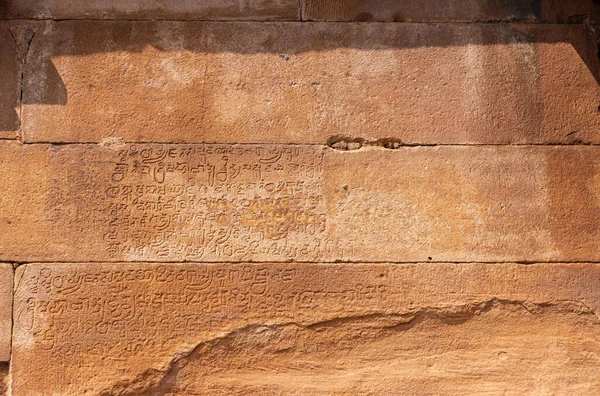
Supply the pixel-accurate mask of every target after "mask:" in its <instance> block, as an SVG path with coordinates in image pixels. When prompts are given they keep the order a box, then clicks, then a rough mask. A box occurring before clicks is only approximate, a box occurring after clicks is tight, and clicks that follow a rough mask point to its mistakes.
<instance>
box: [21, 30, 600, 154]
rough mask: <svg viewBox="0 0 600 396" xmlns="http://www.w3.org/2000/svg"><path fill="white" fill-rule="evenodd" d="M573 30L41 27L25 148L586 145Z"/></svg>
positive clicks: (582, 84)
mask: <svg viewBox="0 0 600 396" xmlns="http://www.w3.org/2000/svg"><path fill="white" fill-rule="evenodd" d="M597 75H598V58H597V45H596V42H595V40H594V39H593V37H592V35H591V34H589V33H588V32H587V31H586V28H585V27H583V26H579V25H538V26H536V25H531V24H529V25H528V24H523V25H519V24H498V25H493V24H440V25H426V24H355V23H350V24H340V23H305V24H300V23H203V22H125V21H114V22H107V21H105V22H93V21H92V22H89V21H88V22H82V21H65V22H58V23H55V22H47V23H45V25H44V26H43V27H42V28H40V29H39V31H38V32H37V33H36V36H35V39H34V41H33V44H32V48H31V52H30V54H29V58H28V62H27V68H26V73H25V84H24V109H23V124H24V125H23V134H24V138H25V140H26V141H28V142H99V141H102V140H103V139H106V138H111V137H113V138H122V139H124V140H125V141H128V142H135V141H145V142H209V143H318V144H324V143H325V142H327V141H329V140H331V139H332V138H335V137H340V136H343V137H354V138H362V139H367V140H378V139H384V138H388V139H389V138H392V139H395V140H399V141H401V142H404V143H409V144H420V143H425V144H440V143H441V144H463V143H466V144H477V143H484V144H488V143H492V144H503V143H574V142H593V143H600V112H599V111H598V105H599V103H600V85H599V84H598V82H597V81H596V79H595V76H597Z"/></svg>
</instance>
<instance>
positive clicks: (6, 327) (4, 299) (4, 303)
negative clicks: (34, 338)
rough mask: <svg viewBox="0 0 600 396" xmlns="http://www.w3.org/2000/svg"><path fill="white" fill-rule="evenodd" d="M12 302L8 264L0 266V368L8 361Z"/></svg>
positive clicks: (11, 280) (10, 266) (11, 274)
mask: <svg viewBox="0 0 600 396" xmlns="http://www.w3.org/2000/svg"><path fill="white" fill-rule="evenodd" d="M12 302H13V268H12V265H10V264H0V366H1V363H2V362H8V361H9V360H10V345H11V337H12ZM0 377H2V375H1V374H0ZM1 388H2V386H1V385H0V389H1Z"/></svg>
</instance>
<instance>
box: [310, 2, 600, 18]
mask: <svg viewBox="0 0 600 396" xmlns="http://www.w3.org/2000/svg"><path fill="white" fill-rule="evenodd" d="M597 3H598V2H597V1H594V0H567V1H565V0H468V1H465V0H450V1H440V0H302V5H303V7H302V19H303V20H307V21H389V22H391V21H395V22H497V21H514V20H517V21H527V22H551V23H578V22H581V21H582V20H584V19H585V17H593V16H596V15H598V10H599V8H600V5H598V4H597Z"/></svg>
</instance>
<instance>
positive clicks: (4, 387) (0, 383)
mask: <svg viewBox="0 0 600 396" xmlns="http://www.w3.org/2000/svg"><path fill="white" fill-rule="evenodd" d="M9 370H10V366H9V364H8V363H0V395H3V396H4V395H8V381H9V375H8V374H9Z"/></svg>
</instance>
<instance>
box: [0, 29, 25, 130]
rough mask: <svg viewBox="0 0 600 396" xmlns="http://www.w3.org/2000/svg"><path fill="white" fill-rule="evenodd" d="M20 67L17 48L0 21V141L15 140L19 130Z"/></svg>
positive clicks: (13, 38)
mask: <svg viewBox="0 0 600 396" xmlns="http://www.w3.org/2000/svg"><path fill="white" fill-rule="evenodd" d="M20 96H21V67H20V62H19V57H18V46H17V42H16V40H15V37H13V35H12V33H11V31H10V28H9V27H8V25H7V24H5V23H3V22H2V21H0V139H15V138H16V137H17V136H18V132H19V128H20V124H21V122H20V120H19V111H20V109H19V107H20V104H19V101H20Z"/></svg>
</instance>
